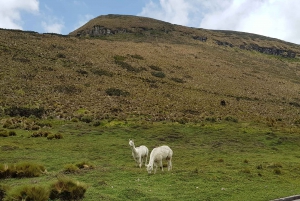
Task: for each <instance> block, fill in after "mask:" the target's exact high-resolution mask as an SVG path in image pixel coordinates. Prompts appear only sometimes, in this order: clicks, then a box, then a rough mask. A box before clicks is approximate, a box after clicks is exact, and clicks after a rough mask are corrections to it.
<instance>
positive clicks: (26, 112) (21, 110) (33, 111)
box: [4, 106, 45, 118]
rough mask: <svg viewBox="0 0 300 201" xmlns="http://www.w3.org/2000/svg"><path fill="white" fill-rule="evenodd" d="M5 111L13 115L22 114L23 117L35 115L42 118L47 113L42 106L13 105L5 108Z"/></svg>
mask: <svg viewBox="0 0 300 201" xmlns="http://www.w3.org/2000/svg"><path fill="white" fill-rule="evenodd" d="M4 113H5V114H6V115H9V116H11V117H16V116H21V117H30V116H35V117H37V118H42V116H43V115H44V114H45V109H44V108H43V107H41V108H29V107H18V106H12V107H9V108H5V109H4Z"/></svg>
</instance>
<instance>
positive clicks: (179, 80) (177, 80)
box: [171, 77, 185, 83]
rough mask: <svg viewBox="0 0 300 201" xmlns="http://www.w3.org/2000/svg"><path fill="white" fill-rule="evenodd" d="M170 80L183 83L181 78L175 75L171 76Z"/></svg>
mask: <svg viewBox="0 0 300 201" xmlns="http://www.w3.org/2000/svg"><path fill="white" fill-rule="evenodd" d="M171 80H172V81H174V82H177V83H185V81H184V80H183V79H181V78H177V77H172V78H171Z"/></svg>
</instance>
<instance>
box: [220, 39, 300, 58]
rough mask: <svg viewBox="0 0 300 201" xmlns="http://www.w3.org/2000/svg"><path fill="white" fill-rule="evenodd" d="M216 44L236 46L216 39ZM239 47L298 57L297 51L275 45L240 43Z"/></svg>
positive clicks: (264, 52)
mask: <svg viewBox="0 0 300 201" xmlns="http://www.w3.org/2000/svg"><path fill="white" fill-rule="evenodd" d="M216 44H217V45H222V46H229V47H234V45H233V44H231V43H229V42H223V41H218V40H216ZM238 47H239V48H240V49H243V50H253V51H257V52H260V53H263V54H270V55H277V56H282V57H288V58H295V57H296V53H295V52H293V51H291V50H284V49H279V48H275V47H261V46H259V45H257V44H253V43H252V44H246V43H244V44H243V45H239V46H238Z"/></svg>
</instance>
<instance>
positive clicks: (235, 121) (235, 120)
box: [225, 116, 238, 123]
mask: <svg viewBox="0 0 300 201" xmlns="http://www.w3.org/2000/svg"><path fill="white" fill-rule="evenodd" d="M225 121H230V122H234V123H237V122H238V119H237V118H235V117H232V116H227V117H225Z"/></svg>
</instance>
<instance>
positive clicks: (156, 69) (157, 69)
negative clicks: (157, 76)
mask: <svg viewBox="0 0 300 201" xmlns="http://www.w3.org/2000/svg"><path fill="white" fill-rule="evenodd" d="M149 68H151V69H152V70H155V71H162V69H161V68H160V67H158V66H154V65H151V66H149Z"/></svg>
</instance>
